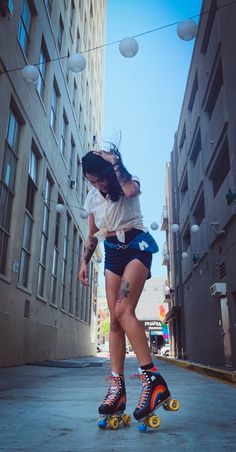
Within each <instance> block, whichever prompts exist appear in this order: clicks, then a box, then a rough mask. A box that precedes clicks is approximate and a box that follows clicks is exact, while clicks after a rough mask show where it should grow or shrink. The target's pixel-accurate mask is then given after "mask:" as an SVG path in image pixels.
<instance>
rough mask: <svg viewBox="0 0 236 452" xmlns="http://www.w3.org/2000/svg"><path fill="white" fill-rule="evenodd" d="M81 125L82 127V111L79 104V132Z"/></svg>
mask: <svg viewBox="0 0 236 452" xmlns="http://www.w3.org/2000/svg"><path fill="white" fill-rule="evenodd" d="M82 125H83V110H82V106H81V104H80V106H79V124H78V126H79V129H80V131H82Z"/></svg>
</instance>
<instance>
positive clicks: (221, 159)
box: [210, 136, 230, 196]
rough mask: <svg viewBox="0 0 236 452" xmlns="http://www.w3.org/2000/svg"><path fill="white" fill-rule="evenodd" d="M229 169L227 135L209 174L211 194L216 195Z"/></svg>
mask: <svg viewBox="0 0 236 452" xmlns="http://www.w3.org/2000/svg"><path fill="white" fill-rule="evenodd" d="M229 170H230V160H229V145H228V137H227V136H226V137H225V138H224V141H223V144H222V146H221V149H220V152H219V155H218V157H217V159H216V161H215V164H214V166H213V169H212V171H211V174H210V179H211V180H212V186H213V194H214V196H216V194H217V193H218V191H219V189H220V187H221V185H222V184H223V182H224V180H225V178H226V176H227V174H228V172H229Z"/></svg>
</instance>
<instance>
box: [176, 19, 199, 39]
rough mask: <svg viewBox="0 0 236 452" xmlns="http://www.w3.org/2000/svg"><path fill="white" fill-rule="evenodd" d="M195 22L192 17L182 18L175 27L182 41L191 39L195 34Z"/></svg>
mask: <svg viewBox="0 0 236 452" xmlns="http://www.w3.org/2000/svg"><path fill="white" fill-rule="evenodd" d="M197 30H198V27H197V24H196V22H194V20H193V19H188V20H183V21H182V22H180V23H179V25H178V27H177V34H178V36H179V38H180V39H182V40H183V41H191V40H192V39H194V38H195V37H196V36H197Z"/></svg>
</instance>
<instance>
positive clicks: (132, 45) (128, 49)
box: [119, 38, 138, 58]
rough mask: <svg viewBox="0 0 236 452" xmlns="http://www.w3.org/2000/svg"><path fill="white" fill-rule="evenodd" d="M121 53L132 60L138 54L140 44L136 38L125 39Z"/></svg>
mask: <svg viewBox="0 0 236 452" xmlns="http://www.w3.org/2000/svg"><path fill="white" fill-rule="evenodd" d="M119 51H120V53H121V55H123V56H124V57H125V58H132V57H134V56H135V55H136V53H137V52H138V42H137V41H136V39H134V38H124V39H122V40H121V41H120V44H119Z"/></svg>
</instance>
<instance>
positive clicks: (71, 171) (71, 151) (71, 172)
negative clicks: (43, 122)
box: [69, 135, 75, 179]
mask: <svg viewBox="0 0 236 452" xmlns="http://www.w3.org/2000/svg"><path fill="white" fill-rule="evenodd" d="M74 159H75V142H74V138H73V136H72V135H71V139H70V169H69V174H70V177H71V179H73V174H74V171H73V168H74Z"/></svg>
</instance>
